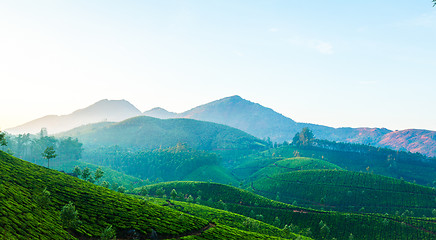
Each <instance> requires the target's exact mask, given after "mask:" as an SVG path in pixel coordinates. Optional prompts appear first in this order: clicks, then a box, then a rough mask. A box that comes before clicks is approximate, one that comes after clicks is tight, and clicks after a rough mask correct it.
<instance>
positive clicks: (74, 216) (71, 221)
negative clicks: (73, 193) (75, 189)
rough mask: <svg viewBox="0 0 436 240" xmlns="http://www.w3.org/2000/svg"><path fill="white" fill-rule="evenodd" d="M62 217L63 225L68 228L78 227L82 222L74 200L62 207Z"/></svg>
mask: <svg viewBox="0 0 436 240" xmlns="http://www.w3.org/2000/svg"><path fill="white" fill-rule="evenodd" d="M60 218H61V223H62V226H64V227H65V228H68V229H76V228H78V227H79V226H80V224H81V223H82V222H81V221H80V220H79V214H78V212H77V210H76V207H75V206H74V205H73V203H72V202H69V203H68V204H67V205H65V206H63V207H62V211H61V213H60Z"/></svg>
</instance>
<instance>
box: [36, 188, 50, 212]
mask: <svg viewBox="0 0 436 240" xmlns="http://www.w3.org/2000/svg"><path fill="white" fill-rule="evenodd" d="M50 195H51V193H50V192H49V191H48V190H47V188H44V190H42V192H41V193H39V194H36V196H35V201H36V203H37V204H38V206H39V207H41V208H47V207H48V206H49V205H50V202H51V200H50Z"/></svg>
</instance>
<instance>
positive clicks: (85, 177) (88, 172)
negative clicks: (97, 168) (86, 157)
mask: <svg viewBox="0 0 436 240" xmlns="http://www.w3.org/2000/svg"><path fill="white" fill-rule="evenodd" d="M90 177H91V170H90V169H89V168H88V167H86V168H85V169H83V171H82V179H83V180H85V181H88V180H89V178H90Z"/></svg>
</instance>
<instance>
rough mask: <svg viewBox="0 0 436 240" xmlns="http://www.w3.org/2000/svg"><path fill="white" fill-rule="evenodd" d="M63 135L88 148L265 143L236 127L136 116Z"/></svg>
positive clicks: (214, 147) (238, 146)
mask: <svg viewBox="0 0 436 240" xmlns="http://www.w3.org/2000/svg"><path fill="white" fill-rule="evenodd" d="M60 136H70V137H74V138H78V139H79V140H80V141H81V142H82V143H84V145H85V146H86V148H87V149H89V148H93V147H99V146H112V145H118V146H120V147H122V148H131V149H132V148H133V149H135V148H136V149H149V150H150V149H157V148H160V147H163V148H166V147H172V146H175V145H177V144H178V143H186V144H188V145H189V146H190V147H193V148H195V149H200V150H228V149H253V148H254V149H262V148H264V142H263V141H261V140H259V139H257V138H255V137H253V136H251V135H249V134H247V133H245V132H243V131H241V130H238V129H235V128H231V127H227V126H224V125H221V124H216V123H210V122H203V121H197V120H192V119H166V120H162V119H157V118H152V117H145V116H142V117H135V118H131V119H127V120H125V121H122V122H120V123H110V124H108V123H105V124H97V125H96V126H94V125H88V126H84V127H79V128H76V129H73V130H71V131H68V132H65V133H62V134H61V135H60Z"/></svg>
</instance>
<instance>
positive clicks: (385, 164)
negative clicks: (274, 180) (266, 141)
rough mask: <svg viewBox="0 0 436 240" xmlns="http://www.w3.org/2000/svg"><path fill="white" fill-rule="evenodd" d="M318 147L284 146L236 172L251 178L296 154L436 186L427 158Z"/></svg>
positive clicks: (434, 165)
mask: <svg viewBox="0 0 436 240" xmlns="http://www.w3.org/2000/svg"><path fill="white" fill-rule="evenodd" d="M316 141H317V142H316V146H307V147H297V146H292V145H282V146H280V147H277V148H273V149H269V150H266V151H263V152H259V153H255V154H252V155H250V156H246V157H244V158H241V159H240V160H239V165H238V166H235V168H234V170H233V171H234V173H236V174H242V176H244V177H248V176H250V175H251V174H253V173H254V172H256V171H259V170H260V169H262V168H264V167H266V166H268V165H269V164H272V163H274V162H276V161H278V160H283V159H286V158H293V157H295V156H296V155H298V156H300V157H308V158H315V159H322V160H324V161H326V162H329V163H332V164H335V165H338V166H339V167H341V168H343V169H346V170H351V171H363V172H371V173H375V174H379V175H383V176H387V177H393V178H397V179H400V178H403V179H404V180H406V181H409V182H413V181H416V183H418V184H421V185H425V186H430V187H436V185H435V184H436V181H435V180H436V161H435V159H434V158H427V157H425V156H423V155H420V154H416V153H410V152H401V151H394V150H390V149H385V148H377V147H372V146H368V145H359V144H347V143H335V142H329V141H324V140H316Z"/></svg>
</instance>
